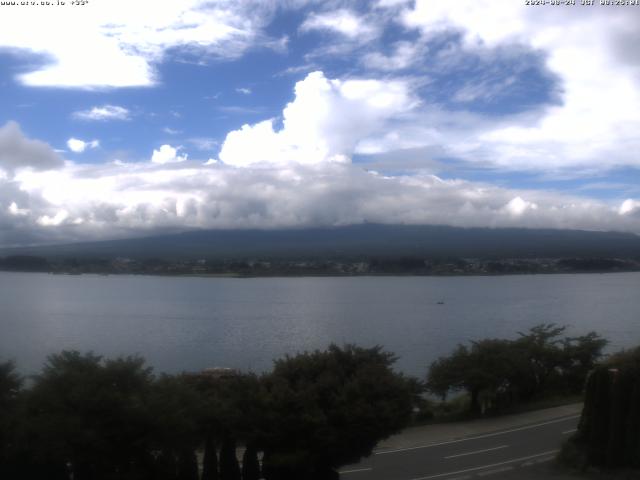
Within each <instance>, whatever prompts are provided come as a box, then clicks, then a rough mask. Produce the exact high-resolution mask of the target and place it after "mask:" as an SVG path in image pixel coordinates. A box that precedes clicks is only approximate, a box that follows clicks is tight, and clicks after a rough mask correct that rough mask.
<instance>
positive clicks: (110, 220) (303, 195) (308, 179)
mask: <svg viewBox="0 0 640 480" xmlns="http://www.w3.org/2000/svg"><path fill="white" fill-rule="evenodd" d="M207 163H208V164H207V165H205V164H203V163H196V162H181V163H177V164H158V163H151V162H140V163H119V164H118V163H110V164H104V165H96V164H75V163H71V162H70V163H68V164H67V165H66V166H65V167H64V168H61V169H58V170H51V171H34V170H23V171H21V172H19V173H18V174H17V175H16V178H15V181H14V182H13V183H12V184H9V183H7V181H6V180H4V181H3V180H0V224H2V225H3V230H2V233H0V244H5V243H6V241H7V240H6V238H7V235H8V234H9V232H13V237H12V238H13V239H14V241H15V239H16V238H19V234H20V235H22V237H23V238H37V239H41V240H42V239H46V240H49V241H51V239H52V238H55V239H57V240H58V241H69V240H87V239H94V238H113V237H119V236H130V235H131V234H132V232H137V233H154V232H158V231H162V230H163V229H184V228H278V227H281V228H284V227H311V226H329V225H347V224H357V223H363V222H370V223H389V224H394V223H405V224H445V225H454V226H464V227H471V226H475V227H531V228H580V229H587V230H627V231H634V232H640V216H639V215H631V214H624V215H621V214H619V211H618V207H617V206H613V205H608V204H606V203H604V202H600V201H593V200H588V199H584V198H580V197H571V196H567V195H560V194H557V193H554V192H550V191H527V190H514V189H505V188H499V187H494V186H490V185H486V184H481V183H473V182H465V181H461V180H444V179H442V178H439V177H437V176H433V175H417V176H399V177H387V176H383V175H379V174H375V173H371V172H366V171H364V170H362V169H361V168H359V167H358V166H357V165H351V164H337V163H325V164H320V165H313V166H309V165H301V164H290V165H286V166H283V165H270V166H264V165H263V166H260V167H244V168H237V167H230V166H227V165H224V164H218V163H214V162H207ZM11 185H13V187H12V186H11ZM14 202H15V203H16V205H20V212H21V214H20V215H16V214H15V213H11V209H12V207H11V205H12V204H13V203H14ZM16 208H17V206H16ZM16 208H13V210H14V211H15V210H16ZM4 212H6V214H4ZM3 215H4V216H3ZM9 226H10V227H11V228H9Z"/></svg>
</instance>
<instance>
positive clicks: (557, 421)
mask: <svg viewBox="0 0 640 480" xmlns="http://www.w3.org/2000/svg"><path fill="white" fill-rule="evenodd" d="M579 417H580V415H572V416H570V417H563V418H558V419H556V420H550V421H548V422H543V423H538V424H536V425H527V426H526V427H518V428H512V429H510V430H503V431H501V432H495V433H487V434H484V435H478V436H477V437H469V438H461V439H459V440H449V441H447V442H439V443H430V444H428V445H420V446H417V447H407V448H396V449H393V450H384V451H382V452H375V453H374V455H388V454H389V453H397V452H408V451H409V450H420V449H423V448H431V447H438V446H440V445H451V444H452V443H460V442H468V441H470V440H478V439H480V438H489V437H495V436H497V435H504V434H505V433H512V432H520V431H522V430H528V429H530V428H537V427H543V426H545V425H551V424H552V423H560V422H566V421H567V420H573V419H574V418H579Z"/></svg>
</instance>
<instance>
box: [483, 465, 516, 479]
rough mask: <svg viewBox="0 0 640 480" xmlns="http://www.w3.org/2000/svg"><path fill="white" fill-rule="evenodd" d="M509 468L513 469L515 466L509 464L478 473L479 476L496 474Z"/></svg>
mask: <svg viewBox="0 0 640 480" xmlns="http://www.w3.org/2000/svg"><path fill="white" fill-rule="evenodd" d="M509 470H513V467H512V466H509V467H501V468H494V469H493V470H487V471H486V472H480V473H478V476H479V477H486V476H487V475H495V474H496V473H502V472H508V471H509Z"/></svg>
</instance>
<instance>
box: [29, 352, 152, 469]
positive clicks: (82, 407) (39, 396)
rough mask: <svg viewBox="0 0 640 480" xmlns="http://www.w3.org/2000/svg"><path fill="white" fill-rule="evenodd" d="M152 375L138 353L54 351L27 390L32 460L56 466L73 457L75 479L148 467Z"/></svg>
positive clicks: (61, 465)
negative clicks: (112, 356) (111, 356)
mask: <svg viewBox="0 0 640 480" xmlns="http://www.w3.org/2000/svg"><path fill="white" fill-rule="evenodd" d="M151 379H152V377H151V370H150V369H149V368H148V367H146V366H145V365H144V360H143V359H141V358H138V357H127V358H119V359H116V360H107V361H103V359H102V357H99V356H96V355H93V354H92V353H87V354H80V353H79V352H75V351H63V352H62V353H60V354H58V355H52V356H50V357H49V358H48V360H47V363H46V364H45V366H44V368H43V370H42V373H41V374H40V375H38V376H37V377H35V382H34V385H33V388H32V389H31V391H30V392H29V393H28V396H27V415H28V420H29V425H28V429H29V435H30V436H31V439H32V455H33V456H34V457H35V458H34V462H33V463H34V464H36V465H41V464H46V465H47V468H51V469H52V470H54V471H59V470H61V469H63V468H66V465H67V463H70V464H71V468H72V472H73V475H74V479H76V480H83V479H85V478H103V477H104V476H106V475H112V476H114V475H119V476H122V475H125V474H134V472H135V471H138V470H144V469H146V468H147V467H148V465H147V462H148V455H147V452H148V448H147V444H146V440H147V432H148V427H149V417H148V416H147V413H146V408H145V403H146V398H147V394H148V388H149V385H150V382H151Z"/></svg>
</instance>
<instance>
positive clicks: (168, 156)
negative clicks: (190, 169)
mask: <svg viewBox="0 0 640 480" xmlns="http://www.w3.org/2000/svg"><path fill="white" fill-rule="evenodd" d="M179 148H180V147H178V148H174V147H172V146H171V145H162V146H161V147H160V149H158V150H154V151H153V155H152V156H151V162H153V163H158V164H164V163H178V162H185V161H186V160H187V155H178V150H179Z"/></svg>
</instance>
